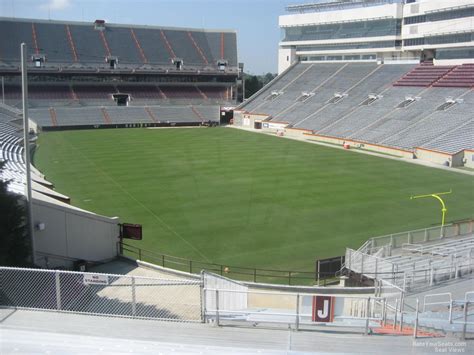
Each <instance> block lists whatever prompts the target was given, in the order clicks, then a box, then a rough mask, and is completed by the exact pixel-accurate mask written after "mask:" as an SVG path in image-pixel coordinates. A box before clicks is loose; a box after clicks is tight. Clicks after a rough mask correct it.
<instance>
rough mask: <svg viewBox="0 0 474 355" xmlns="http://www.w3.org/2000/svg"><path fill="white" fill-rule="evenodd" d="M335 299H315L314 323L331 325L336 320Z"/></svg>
mask: <svg viewBox="0 0 474 355" xmlns="http://www.w3.org/2000/svg"><path fill="white" fill-rule="evenodd" d="M334 305H335V298H334V297H332V296H314V297H313V319H312V320H313V322H323V323H331V322H332V321H333V320H334Z"/></svg>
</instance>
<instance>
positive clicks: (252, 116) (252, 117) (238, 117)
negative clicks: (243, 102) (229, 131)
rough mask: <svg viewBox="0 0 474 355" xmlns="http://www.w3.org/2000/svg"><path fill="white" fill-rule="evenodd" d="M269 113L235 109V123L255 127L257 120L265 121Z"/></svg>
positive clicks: (239, 125)
mask: <svg viewBox="0 0 474 355" xmlns="http://www.w3.org/2000/svg"><path fill="white" fill-rule="evenodd" d="M267 117H269V116H268V115H263V114H258V113H247V112H245V111H239V110H236V111H234V125H235V126H238V127H244V128H254V127H255V121H260V122H261V121H263V120H264V119H266V118H267Z"/></svg>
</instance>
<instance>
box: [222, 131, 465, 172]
mask: <svg viewBox="0 0 474 355" xmlns="http://www.w3.org/2000/svg"><path fill="white" fill-rule="evenodd" d="M226 127H228V128H235V129H240V130H242V131H247V132H253V133H260V134H265V135H268V136H274V137H277V135H276V134H274V133H272V132H265V131H262V130H256V129H253V128H245V127H239V126H234V125H228V126H226ZM283 138H285V139H292V140H295V141H299V142H305V143H311V144H317V145H322V146H325V147H329V148H334V149H342V150H346V149H345V148H344V147H342V146H338V145H335V144H329V143H324V142H319V141H315V140H308V139H302V138H299V137H289V136H283ZM349 151H350V152H356V153H360V154H366V155H373V156H376V157H380V158H385V159H391V160H397V161H403V162H406V163H410V164H415V165H422V166H426V167H429V168H435V169H440V170H445V171H450V172H455V173H459V174H465V175H471V176H474V170H471V169H469V170H468V169H458V168H453V167H447V166H443V165H440V164H435V163H431V162H428V161H426V160H421V159H404V158H399V157H395V156H391V155H388V154H381V153H376V152H371V151H368V150H365V149H359V148H351V149H350V150H349Z"/></svg>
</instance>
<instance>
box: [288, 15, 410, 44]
mask: <svg viewBox="0 0 474 355" xmlns="http://www.w3.org/2000/svg"><path fill="white" fill-rule="evenodd" d="M283 30H284V31H285V34H284V38H283V42H285V41H286V42H288V41H310V40H322V39H340V38H357V37H379V36H394V35H399V34H400V33H401V20H400V19H384V20H371V21H357V22H344V23H335V24H327V25H311V26H295V27H286V28H284V29H283Z"/></svg>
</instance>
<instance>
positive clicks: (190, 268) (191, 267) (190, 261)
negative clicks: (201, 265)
mask: <svg viewBox="0 0 474 355" xmlns="http://www.w3.org/2000/svg"><path fill="white" fill-rule="evenodd" d="M189 273H190V274H192V273H193V261H192V260H189Z"/></svg>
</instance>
